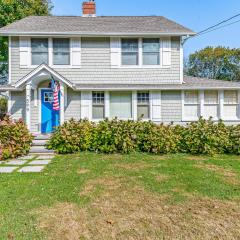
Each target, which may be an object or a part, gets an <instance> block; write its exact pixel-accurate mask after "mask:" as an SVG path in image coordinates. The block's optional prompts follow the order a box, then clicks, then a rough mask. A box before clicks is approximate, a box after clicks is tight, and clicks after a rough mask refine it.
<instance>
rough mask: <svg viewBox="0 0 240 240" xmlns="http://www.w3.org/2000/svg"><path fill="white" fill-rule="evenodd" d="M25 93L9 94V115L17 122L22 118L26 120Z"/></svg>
mask: <svg viewBox="0 0 240 240" xmlns="http://www.w3.org/2000/svg"><path fill="white" fill-rule="evenodd" d="M25 106H26V93H25V91H23V92H11V110H10V112H11V115H12V118H13V119H15V120H18V119H19V118H23V119H24V120H26V109H25Z"/></svg>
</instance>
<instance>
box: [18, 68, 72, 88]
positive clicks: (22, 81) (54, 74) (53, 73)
mask: <svg viewBox="0 0 240 240" xmlns="http://www.w3.org/2000/svg"><path fill="white" fill-rule="evenodd" d="M43 71H46V72H47V73H49V74H50V75H51V76H52V77H54V78H57V79H58V80H60V81H62V82H63V83H65V84H66V85H67V86H68V87H70V88H74V86H75V85H74V84H73V83H72V82H70V81H69V80H68V79H66V78H64V77H63V76H62V75H61V74H59V73H58V72H56V71H55V70H54V69H52V68H50V67H49V66H48V65H46V64H41V65H39V66H38V67H37V68H35V69H34V70H33V71H32V72H30V73H29V74H27V75H26V76H25V77H23V78H22V79H20V80H19V81H17V82H16V84H15V85H14V86H15V87H16V88H20V87H21V86H22V85H23V84H25V83H26V82H27V81H28V80H30V79H31V78H34V77H36V76H37V75H38V74H40V73H41V72H43Z"/></svg>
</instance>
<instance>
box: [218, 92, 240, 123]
mask: <svg viewBox="0 0 240 240" xmlns="http://www.w3.org/2000/svg"><path fill="white" fill-rule="evenodd" d="M226 91H235V92H236V93H237V102H236V103H226V102H225V92H226ZM222 95H223V102H222V106H221V107H222V108H223V109H222V119H223V120H224V121H239V119H240V109H239V107H240V104H239V103H240V91H239V90H224V91H222ZM225 106H235V107H236V111H237V117H236V118H228V117H226V116H224V107H225Z"/></svg>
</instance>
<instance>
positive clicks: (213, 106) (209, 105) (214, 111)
mask: <svg viewBox="0 0 240 240" xmlns="http://www.w3.org/2000/svg"><path fill="white" fill-rule="evenodd" d="M218 109H219V100H218V91H205V92H204V114H203V116H204V118H206V119H208V118H210V117H212V118H213V119H217V118H218V116H219V110H218Z"/></svg>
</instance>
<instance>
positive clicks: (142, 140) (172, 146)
mask: <svg viewBox="0 0 240 240" xmlns="http://www.w3.org/2000/svg"><path fill="white" fill-rule="evenodd" d="M136 124H137V125H138V128H137V144H138V149H139V150H140V151H142V152H148V153H156V154H161V153H162V154H163V153H164V154H166V153H174V152H177V146H178V141H179V136H178V135H177V134H175V132H174V127H173V126H172V125H163V124H161V125H157V124H154V123H153V122H150V121H149V122H139V123H136Z"/></svg>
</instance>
